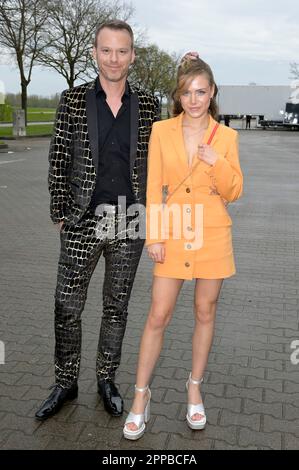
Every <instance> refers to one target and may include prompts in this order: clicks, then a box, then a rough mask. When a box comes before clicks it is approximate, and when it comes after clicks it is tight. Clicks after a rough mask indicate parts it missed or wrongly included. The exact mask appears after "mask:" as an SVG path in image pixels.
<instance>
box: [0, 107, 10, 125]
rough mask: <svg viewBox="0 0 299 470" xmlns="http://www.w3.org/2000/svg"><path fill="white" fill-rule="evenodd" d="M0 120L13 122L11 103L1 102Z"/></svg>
mask: <svg viewBox="0 0 299 470" xmlns="http://www.w3.org/2000/svg"><path fill="white" fill-rule="evenodd" d="M0 122H12V107H11V106H10V104H0Z"/></svg>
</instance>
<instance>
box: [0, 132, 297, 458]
mask: <svg viewBox="0 0 299 470" xmlns="http://www.w3.org/2000/svg"><path fill="white" fill-rule="evenodd" d="M298 144H299V135H298V133H291V132H278V131H273V132H268V131H267V132H263V131H256V132H252V133H251V132H246V131H241V132H240V155H241V157H240V158H241V165H242V168H243V171H244V177H245V188H244V196H243V198H242V199H240V200H239V201H237V202H236V203H234V204H231V206H230V207H229V211H230V213H231V215H232V218H233V221H234V226H233V239H234V247H235V257H236V265H237V275H236V276H234V277H232V278H231V279H229V280H226V281H225V282H224V287H223V290H222V293H221V297H220V300H219V306H218V315H217V325H216V332H215V339H214V343H213V348H212V351H211V354H210V358H209V363H208V367H207V371H206V374H205V383H204V385H203V392H204V393H203V397H204V403H205V407H206V412H207V417H208V425H207V426H206V428H205V430H204V431H200V432H195V431H191V430H190V429H189V428H188V427H187V425H186V422H185V413H186V393H185V389H184V386H185V381H186V379H187V376H188V372H189V369H190V363H191V336H192V327H193V313H192V299H193V287H194V283H193V282H186V283H185V285H184V288H183V290H182V292H181V294H180V297H179V300H178V303H177V307H176V311H175V314H174V317H173V319H172V322H171V324H170V326H169V328H168V331H167V333H166V337H165V344H164V348H163V352H162V355H161V358H160V360H159V363H158V366H157V368H156V371H155V375H154V378H153V381H152V385H151V388H152V396H153V404H152V418H151V420H150V422H149V425H148V426H147V431H146V434H145V436H144V437H143V438H142V439H141V440H140V441H137V442H129V441H125V440H124V439H123V438H122V425H123V423H124V419H125V416H124V417H123V418H112V417H110V416H108V415H107V413H106V412H105V411H104V408H103V404H102V402H101V401H100V400H99V398H98V396H97V393H96V379H95V353H96V348H97V341H98V331H99V324H100V317H101V285H102V278H103V267H104V266H103V261H102V260H101V261H100V263H99V265H98V267H97V269H96V271H95V273H94V276H93V278H92V281H91V285H90V288H89V295H88V300H87V304H86V308H85V311H84V314H83V331H84V335H83V345H82V365H81V374H80V381H79V397H78V399H77V400H75V401H74V402H71V403H70V404H68V405H66V406H65V407H64V408H63V409H62V410H61V411H60V413H59V414H57V415H56V416H55V417H53V418H51V419H49V420H48V421H46V422H44V423H40V422H36V421H35V420H34V412H35V410H36V407H37V406H38V405H39V404H40V402H41V400H43V399H44V398H45V397H46V396H47V395H48V393H49V391H48V387H49V386H50V385H51V384H52V383H53V365H52V363H53V347H54V337H53V300H54V299H53V294H54V288H55V281H56V279H55V278H56V270H57V260H58V233H57V231H56V229H55V228H54V227H53V226H52V223H51V221H50V219H49V207H48V206H49V198H48V193H47V152H48V145H49V141H48V140H47V139H39V140H34V139H31V140H22V141H20V142H15V141H10V142H9V147H10V151H11V152H13V153H9V154H6V153H1V154H0V200H1V204H0V217H1V231H0V241H1V258H0V260H1V262H0V277H1V283H0V299H1V301H0V308H1V327H0V329H1V332H0V341H1V343H0V345H1V348H0V350H1V351H2V353H4V348H5V356H4V357H3V354H2V361H1V360H0V362H5V363H4V364H0V397H1V399H0V447H1V448H2V449H155V450H160V449H163V450H174V449H179V450H194V449H199V450H200V449H299V364H297V360H299V351H298V354H297V353H296V350H295V349H292V347H293V348H294V347H296V341H298V343H297V344H298V346H297V349H298V348H299V332H298V309H299V305H298V301H299V287H298V280H299V279H298V278H299V274H298V261H299V259H298V258H299V241H298V232H299V219H298V213H299V210H298V209H299V202H298V201H299V185H298V181H299V164H298V163H299V158H298V147H299V145H298ZM151 271H152V266H151V262H150V261H149V260H148V259H147V256H146V253H144V254H143V257H142V260H141V263H140V266H139V269H138V274H137V278H136V282H135V285H134V289H133V293H132V298H131V302H130V309H129V321H128V326H127V331H126V336H125V340H124V346H123V356H122V363H121V367H120V370H119V373H118V375H117V383H118V384H119V385H120V390H121V392H122V394H123V396H124V399H125V409H126V411H128V410H129V408H130V403H131V399H132V397H133V384H134V377H135V368H136V361H137V353H138V345H139V339H140V336H141V332H142V328H143V324H144V321H145V318H146V314H147V309H148V307H149V302H150V286H151ZM0 359H1V358H0Z"/></svg>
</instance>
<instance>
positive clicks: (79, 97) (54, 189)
mask: <svg viewBox="0 0 299 470" xmlns="http://www.w3.org/2000/svg"><path fill="white" fill-rule="evenodd" d="M129 87H130V92H131V95H130V100H131V126H130V129H131V139H130V175H131V182H132V188H133V193H134V195H135V202H136V203H140V204H145V202H146V174H147V151H148V141H149V136H150V132H151V127H152V124H153V122H154V121H156V120H158V119H159V101H158V99H157V98H155V97H153V96H152V95H150V94H148V93H146V92H144V91H141V90H140V89H136V88H134V87H132V86H130V85H129ZM99 126H101V123H98V122H97V108H96V95H95V80H94V81H92V82H90V83H86V84H83V85H80V86H78V87H75V88H72V89H70V90H66V91H64V92H63V93H62V95H61V100H60V103H59V106H58V109H57V114H56V121H55V126H54V134H53V137H52V141H51V145H50V153H49V163H50V168H49V180H48V183H49V191H50V199H51V202H50V214H51V219H52V220H53V222H54V223H58V222H60V221H62V220H64V221H65V223H68V224H76V223H77V222H78V221H79V220H80V219H81V218H82V216H83V215H84V213H85V211H86V209H87V208H88V206H89V203H90V200H91V196H92V194H93V191H94V188H95V184H96V173H97V168H98V154H99V149H98V140H99V139H98V129H99Z"/></svg>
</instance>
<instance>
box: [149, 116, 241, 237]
mask: <svg viewBox="0 0 299 470" xmlns="http://www.w3.org/2000/svg"><path fill="white" fill-rule="evenodd" d="M183 114H184V113H181V114H180V115H179V116H177V117H175V118H171V119H166V120H164V121H158V122H155V123H154V125H153V128H152V133H151V138H150V143H149V157H148V158H149V160H148V178H147V202H146V205H147V239H146V244H147V245H149V244H151V243H158V242H162V241H163V236H162V232H161V227H159V228H158V231H156V233H158V235H154V236H153V234H152V232H153V231H151V230H150V228H152V227H151V224H153V223H155V222H154V221H153V219H152V218H151V217H150V210H149V209H150V207H151V205H152V204H157V205H159V204H160V205H161V204H162V202H163V194H162V188H163V186H164V187H165V186H167V188H168V194H169V195H171V193H172V192H173V191H175V192H174V194H173V195H172V196H171V197H170V198H169V200H168V201H167V206H169V205H171V204H180V205H183V204H190V206H191V207H192V206H194V204H196V203H200V204H202V205H203V213H204V217H203V225H204V227H205V226H206V227H209V226H214V227H217V226H219V227H220V226H228V225H231V224H232V221H231V218H230V216H229V214H228V212H227V210H226V205H225V203H224V202H225V201H227V202H233V201H235V200H236V199H238V198H239V197H240V196H241V194H242V189H243V176H242V171H241V168H240V163H239V152H238V133H237V132H236V131H235V130H234V129H231V128H230V127H226V126H223V125H221V124H220V125H219V127H218V129H217V132H216V134H215V135H214V138H213V140H212V142H211V144H210V145H211V146H212V147H213V149H214V150H215V152H216V153H217V155H218V160H217V161H216V163H215V164H214V165H212V166H211V165H208V164H207V163H205V162H203V161H200V163H199V164H198V165H197V166H196V168H194V166H195V165H196V163H197V161H198V158H197V157H196V156H195V157H194V159H193V162H192V166H191V167H189V166H188V157H187V154H186V151H185V145H184V138H183V129H182V118H183ZM215 124H216V121H215V120H214V119H213V118H212V117H211V116H210V118H209V125H208V129H207V130H206V132H205V135H204V138H203V142H204V143H207V141H208V139H209V136H210V135H211V133H212V130H213V128H214V126H215ZM191 170H193V171H191ZM184 178H186V179H185V181H184V183H183V184H182V185H181V186H180V188H178V189H176V188H177V186H178V185H179V184H180V183H181V182H182V180H184ZM160 222H161V221H160ZM160 222H159V223H160ZM154 232H155V231H154Z"/></svg>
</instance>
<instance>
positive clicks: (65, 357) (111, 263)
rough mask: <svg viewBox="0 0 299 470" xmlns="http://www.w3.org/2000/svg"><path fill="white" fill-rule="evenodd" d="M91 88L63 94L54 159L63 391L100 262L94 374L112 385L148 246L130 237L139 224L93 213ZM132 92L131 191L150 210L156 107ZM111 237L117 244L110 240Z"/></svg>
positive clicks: (58, 367)
mask: <svg viewBox="0 0 299 470" xmlns="http://www.w3.org/2000/svg"><path fill="white" fill-rule="evenodd" d="M94 86H95V82H94V81H93V82H91V83H88V84H84V85H81V86H79V87H76V88H73V89H71V90H67V91H65V92H63V94H62V96H61V100H60V104H59V106H58V110H57V115H56V122H55V131H54V135H53V138H52V141H51V146H50V154H49V165H50V168H49V191H50V197H51V201H50V213H51V218H52V220H53V222H54V223H58V222H60V221H64V225H63V227H62V229H61V233H60V240H61V252H60V259H59V263H58V275H57V287H56V293H55V339H56V344H55V374H56V383H58V384H60V385H61V386H62V387H64V388H68V387H70V386H71V385H72V384H74V383H75V382H76V381H77V379H78V374H79V368H80V357H81V314H82V311H83V309H84V305H85V301H86V296H87V289H88V285H89V282H90V279H91V276H92V273H93V271H94V269H95V267H96V265H97V262H98V260H99V257H100V256H101V254H103V256H104V258H105V279H104V285H103V316H102V323H101V329H100V336H99V346H98V353H97V363H96V374H97V377H98V379H104V380H108V379H112V380H113V379H114V375H115V371H116V369H117V367H118V366H119V363H120V356H121V347H122V340H123V336H124V333H125V328H126V321H127V314H128V310H127V309H128V302H129V298H130V293H131V290H132V285H133V282H134V277H135V274H136V270H137V267H138V263H139V259H140V256H141V253H142V248H143V244H144V240H143V239H141V238H136V236H132V233H131V231H132V230H133V229H131V228H130V225H129V224H130V221H132V218H134V216H126V214H125V213H123V212H121V211H119V212H117V213H116V214H109V213H103V214H102V215H95V214H93V213H91V212H90V210H89V209H88V207H89V204H90V200H91V197H92V194H93V191H94V188H95V184H96V169H97V168H98V134H97V132H98V126H99V123H98V122H97V113H96V101H95V91H94ZM130 91H131V96H130V99H131V126H130V127H131V138H130V139H131V145H130V174H131V184H132V188H133V193H134V196H135V201H136V203H140V204H145V197H146V174H147V151H148V140H149V136H150V131H151V126H152V124H153V122H154V121H155V120H157V119H158V117H159V105H158V101H157V100H156V99H155V98H154V97H152V96H151V95H149V94H147V93H145V92H143V91H140V90H139V89H138V90H135V89H133V88H131V87H130ZM125 217H127V218H126V219H125ZM125 220H126V223H125ZM112 229H113V230H114V232H115V236H114V237H111V236H109V234H111V230H112ZM124 232H125V233H124Z"/></svg>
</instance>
